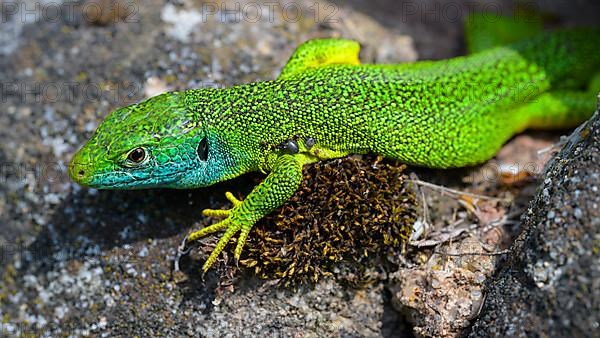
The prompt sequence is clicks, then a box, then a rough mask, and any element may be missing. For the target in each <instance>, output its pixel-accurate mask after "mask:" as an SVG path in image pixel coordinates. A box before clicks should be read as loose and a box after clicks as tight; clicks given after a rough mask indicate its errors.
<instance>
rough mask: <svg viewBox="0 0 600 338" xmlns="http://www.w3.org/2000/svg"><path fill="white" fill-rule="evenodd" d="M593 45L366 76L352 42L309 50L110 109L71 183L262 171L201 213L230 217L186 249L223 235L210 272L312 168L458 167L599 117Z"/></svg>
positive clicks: (531, 43)
mask: <svg viewBox="0 0 600 338" xmlns="http://www.w3.org/2000/svg"><path fill="white" fill-rule="evenodd" d="M472 41H475V43H476V41H477V39H475V40H472ZM484 44H485V43H484ZM597 46H600V32H598V31H597V30H596V31H595V30H585V29H580V30H564V31H557V32H554V33H541V34H539V35H536V36H533V37H529V38H527V39H525V40H521V41H519V42H514V43H512V44H509V45H507V46H504V47H494V48H490V49H487V50H484V51H481V52H478V53H475V54H472V55H470V56H464V57H457V58H454V59H449V60H443V61H421V62H416V63H409V64H399V65H361V64H360V62H359V59H358V53H359V44H358V43H356V42H354V41H349V40H337V39H323V40H312V41H308V42H306V43H304V44H302V45H301V46H300V47H298V48H297V50H296V51H295V53H294V54H293V55H292V57H291V59H290V60H289V62H288V63H287V65H286V66H285V68H284V69H283V71H282V72H281V75H280V76H279V78H278V79H276V80H273V81H264V82H256V83H250V84H244V85H239V86H234V87H231V88H224V89H214V88H205V89H192V90H186V91H181V92H170V93H165V94H161V95H158V96H155V97H152V98H150V99H147V100H145V101H142V102H140V103H138V104H133V105H130V106H128V107H124V108H121V109H118V110H116V111H114V112H113V113H111V114H110V115H108V117H107V118H106V119H105V120H104V122H103V123H102V124H101V125H100V126H99V127H98V129H97V130H96V132H95V133H94V135H93V136H92V137H91V139H90V140H89V141H88V142H87V143H86V144H85V145H84V146H83V148H81V150H79V152H77V154H76V155H75V156H74V158H73V159H72V161H71V164H70V166H69V174H70V176H71V177H72V179H73V180H74V181H75V182H77V183H79V184H81V185H84V186H89V187H94V188H100V189H141V188H156V187H167V188H197V187H206V186H209V185H211V184H214V183H217V182H221V181H224V180H228V179H231V178H234V177H236V176H239V175H241V174H244V173H247V172H251V171H261V172H264V173H268V175H267V177H266V179H265V180H264V181H263V182H262V183H260V184H259V185H258V186H256V187H255V188H254V190H253V191H252V192H251V193H250V194H249V195H248V196H247V198H246V199H245V200H243V201H240V200H238V199H236V198H235V197H234V196H233V195H232V194H231V193H227V194H226V197H227V199H229V200H230V201H231V202H232V203H233V207H232V208H231V209H229V210H211V209H207V210H204V212H203V214H204V215H205V216H213V217H222V218H224V219H223V220H221V221H220V222H218V223H216V224H213V225H211V226H208V227H205V228H203V229H201V230H199V231H195V232H193V233H191V234H190V235H189V237H188V240H189V241H194V240H196V239H198V238H200V237H203V236H206V235H208V234H211V233H214V232H218V231H223V230H224V231H225V233H224V235H223V236H222V237H221V239H220V240H219V242H218V244H217V246H216V247H215V249H214V250H213V251H212V253H211V255H210V256H209V258H208V259H207V261H206V262H205V264H204V266H203V269H204V271H206V270H207V269H208V268H209V267H210V266H211V265H212V264H213V263H214V262H215V260H216V259H217V257H218V255H219V253H220V252H221V251H222V250H223V248H224V247H225V246H226V244H227V243H228V242H229V240H230V239H231V238H232V236H234V235H235V234H237V233H239V237H238V240H237V246H236V248H235V251H234V256H235V258H236V259H239V257H240V254H241V252H242V248H243V246H244V243H245V241H246V238H247V236H248V234H249V232H250V229H251V228H252V226H253V224H254V223H255V222H256V221H257V220H259V219H260V218H262V217H263V216H265V215H267V214H268V213H270V212H271V211H272V210H274V209H275V208H277V207H279V206H281V205H282V204H283V203H284V202H285V201H286V200H288V198H290V196H291V195H292V194H294V192H295V191H296V189H297V188H298V186H299V184H300V180H301V177H302V175H301V172H302V166H303V165H305V164H307V163H312V162H316V161H319V160H323V159H330V158H336V157H342V156H346V155H348V154H364V153H368V152H372V153H376V154H380V155H383V156H385V157H388V158H392V159H397V160H400V161H403V162H405V163H409V164H414V165H419V166H426V167H432V168H450V167H462V166H468V165H473V164H477V163H481V162H483V161H486V160H487V159H489V158H491V157H492V156H494V154H495V153H496V151H497V150H498V149H499V148H500V147H501V146H502V144H503V143H504V142H505V141H506V140H508V139H509V138H510V137H511V136H512V135H514V134H515V133H518V132H521V131H523V130H524V129H526V128H529V127H542V128H553V127H570V126H574V125H576V124H578V123H580V122H581V121H582V120H584V119H586V118H587V117H588V116H589V115H591V113H592V111H593V110H594V106H595V93H594V92H592V91H591V90H588V89H585V86H586V84H587V83H589V81H590V80H591V78H592V74H593V73H594V72H595V71H597V70H598V68H599V66H600V53H598V52H597V51H596V50H595V49H596V48H597ZM475 48H477V47H475Z"/></svg>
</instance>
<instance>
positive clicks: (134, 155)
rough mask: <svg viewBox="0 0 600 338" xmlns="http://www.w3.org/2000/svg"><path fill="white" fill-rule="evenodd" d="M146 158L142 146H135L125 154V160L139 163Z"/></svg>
mask: <svg viewBox="0 0 600 338" xmlns="http://www.w3.org/2000/svg"><path fill="white" fill-rule="evenodd" d="M145 159H146V151H145V150H144V148H135V149H133V150H132V151H130V152H129V155H127V160H129V161H131V162H133V163H141V162H142V161H144V160H145Z"/></svg>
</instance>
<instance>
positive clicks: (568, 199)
mask: <svg viewBox="0 0 600 338" xmlns="http://www.w3.org/2000/svg"><path fill="white" fill-rule="evenodd" d="M545 176H546V177H548V178H549V179H547V180H545V181H544V183H543V184H542V186H541V187H540V188H539V189H538V194H537V195H536V197H535V198H534V200H533V201H532V202H531V204H530V207H529V210H528V212H526V213H525V217H524V219H523V221H524V222H523V230H522V232H521V234H520V235H519V237H518V238H517V240H516V241H515V242H514V244H513V246H512V250H511V251H512V252H511V253H510V255H509V256H508V257H507V259H506V261H505V262H503V263H500V264H502V268H501V269H500V270H499V272H498V273H497V275H496V277H495V278H493V279H491V281H490V282H489V283H488V285H487V288H486V289H487V290H486V292H487V298H486V300H485V303H484V306H483V309H482V311H481V314H480V316H479V317H478V319H477V321H475V323H474V324H473V326H472V327H471V328H470V330H469V332H467V334H466V335H467V336H469V337H489V336H503V337H504V336H512V337H530V336H538V337H540V336H541V337H599V336H600V250H599V247H598V243H599V242H598V240H599V238H600V209H599V208H598V207H599V206H600V194H599V193H598V189H597V187H598V186H599V185H600V112H596V114H595V115H594V116H593V117H592V118H591V120H590V121H588V122H587V123H586V124H584V125H582V126H581V127H579V128H578V129H577V130H576V131H575V132H573V134H572V135H571V136H570V137H569V139H568V141H567V144H566V146H565V147H564V148H563V149H562V150H561V152H560V153H559V154H558V155H557V156H556V157H555V158H554V159H553V160H552V162H550V163H549V164H548V167H547V169H546V174H545ZM574 178H577V179H574ZM558 214H560V215H561V217H560V218H559V217H556V215H558ZM559 219H560V222H559Z"/></svg>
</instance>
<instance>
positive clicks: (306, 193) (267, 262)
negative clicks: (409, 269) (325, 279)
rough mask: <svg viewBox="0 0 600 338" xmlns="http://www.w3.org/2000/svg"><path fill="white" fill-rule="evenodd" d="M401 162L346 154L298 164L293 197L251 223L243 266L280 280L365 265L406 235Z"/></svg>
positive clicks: (410, 204)
mask: <svg viewBox="0 0 600 338" xmlns="http://www.w3.org/2000/svg"><path fill="white" fill-rule="evenodd" d="M403 170H404V166H402V165H396V164H392V163H389V162H382V163H379V162H377V160H376V159H375V158H372V157H365V158H364V159H363V158H361V157H348V158H344V159H337V160H331V161H325V162H319V163H315V164H313V165H309V166H306V167H305V168H304V173H303V174H304V180H303V183H302V186H301V187H300V189H299V190H298V192H297V193H296V194H295V195H294V196H293V198H292V199H291V200H290V201H288V202H287V203H286V204H285V205H284V206H282V207H281V208H280V209H278V210H277V211H275V212H273V213H272V214H271V215H269V216H268V217H266V218H264V219H262V220H261V221H260V222H259V223H257V224H256V225H255V226H254V228H253V230H252V233H251V234H250V236H249V239H248V242H247V243H246V247H245V250H244V251H245V254H243V259H242V260H241V261H240V263H241V265H242V266H245V267H247V268H252V269H254V271H255V272H256V274H257V275H258V276H260V277H261V278H266V279H280V282H281V283H283V284H285V285H287V284H290V283H292V284H295V283H297V282H306V281H313V282H316V281H317V280H318V279H319V278H320V277H322V276H326V275H331V274H332V272H333V270H334V268H336V267H341V266H343V267H344V268H349V269H350V270H351V271H352V273H353V275H354V276H358V278H359V279H360V278H361V276H362V272H364V271H365V267H367V266H372V265H373V264H374V262H375V261H376V259H378V258H381V257H384V256H385V255H387V254H388V253H390V250H394V249H397V248H401V247H402V246H403V245H404V244H405V243H406V242H407V240H408V238H409V236H410V234H411V231H412V224H413V223H414V221H415V218H416V207H415V197H414V193H413V192H412V191H411V190H410V189H408V188H407V185H406V183H405V176H404V175H403V173H402V172H403Z"/></svg>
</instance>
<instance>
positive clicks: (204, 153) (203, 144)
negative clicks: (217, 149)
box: [197, 137, 208, 161]
mask: <svg viewBox="0 0 600 338" xmlns="http://www.w3.org/2000/svg"><path fill="white" fill-rule="evenodd" d="M197 151H198V157H199V158H200V159H201V160H202V161H206V160H207V159H208V141H207V140H206V137H205V138H203V139H202V141H200V144H198V149H197Z"/></svg>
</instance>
